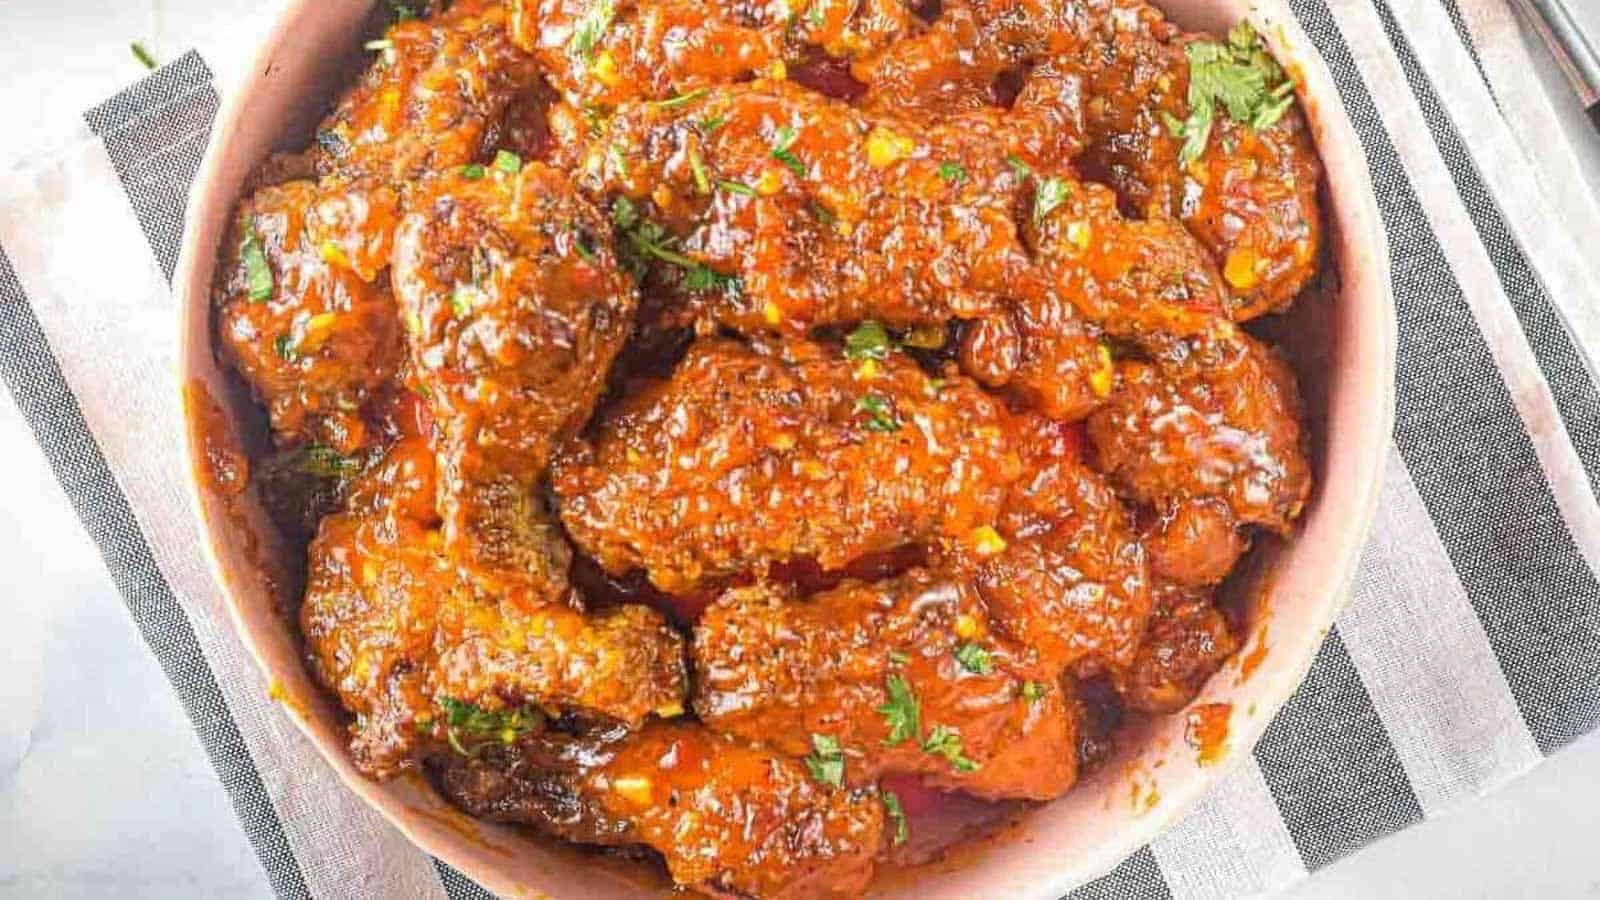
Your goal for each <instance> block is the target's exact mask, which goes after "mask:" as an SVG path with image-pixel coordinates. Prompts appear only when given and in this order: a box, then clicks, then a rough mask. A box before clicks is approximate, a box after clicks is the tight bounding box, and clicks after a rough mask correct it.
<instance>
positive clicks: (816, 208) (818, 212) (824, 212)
mask: <svg viewBox="0 0 1600 900" xmlns="http://www.w3.org/2000/svg"><path fill="white" fill-rule="evenodd" d="M811 214H812V215H813V216H816V217H817V221H818V222H821V223H822V224H824V225H832V224H833V223H835V222H837V221H839V217H838V216H836V215H834V214H833V211H832V210H830V209H828V208H827V207H826V206H823V205H822V204H821V203H818V202H817V201H815V200H813V201H811Z"/></svg>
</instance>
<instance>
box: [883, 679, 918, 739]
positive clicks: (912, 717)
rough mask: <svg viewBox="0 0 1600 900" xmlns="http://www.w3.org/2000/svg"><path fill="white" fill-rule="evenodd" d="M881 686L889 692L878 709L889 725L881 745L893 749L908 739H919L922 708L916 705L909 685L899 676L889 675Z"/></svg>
mask: <svg viewBox="0 0 1600 900" xmlns="http://www.w3.org/2000/svg"><path fill="white" fill-rule="evenodd" d="M883 684H884V687H885V688H886V689H887V690H888V692H889V700H888V702H887V703H885V704H884V705H882V706H880V707H878V712H880V713H882V714H883V718H884V721H885V722H887V723H888V724H889V736H888V737H886V738H884V739H883V745H884V746H885V747H893V746H895V745H896V744H902V743H905V741H906V740H908V739H910V738H917V739H921V736H922V707H921V706H919V705H918V703H917V698H916V695H915V694H912V693H911V685H909V684H907V683H906V680H905V679H904V678H903V677H901V676H899V675H890V676H889V677H888V678H885V679H884V681H883Z"/></svg>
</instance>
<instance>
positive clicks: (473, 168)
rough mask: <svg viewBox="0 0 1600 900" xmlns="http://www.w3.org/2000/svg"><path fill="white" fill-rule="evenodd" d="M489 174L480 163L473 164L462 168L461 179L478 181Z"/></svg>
mask: <svg viewBox="0 0 1600 900" xmlns="http://www.w3.org/2000/svg"><path fill="white" fill-rule="evenodd" d="M487 174H489V170H488V169H485V168H484V167H483V166H481V165H479V164H478V163H471V164H469V165H465V166H462V167H461V177H462V178H465V179H467V180H468V181H477V180H478V179H480V178H482V177H483V176H485V175H487Z"/></svg>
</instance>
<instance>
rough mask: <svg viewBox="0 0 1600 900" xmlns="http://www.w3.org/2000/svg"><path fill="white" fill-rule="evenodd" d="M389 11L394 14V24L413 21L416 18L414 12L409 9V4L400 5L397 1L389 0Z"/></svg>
mask: <svg viewBox="0 0 1600 900" xmlns="http://www.w3.org/2000/svg"><path fill="white" fill-rule="evenodd" d="M389 11H390V12H392V13H394V20H395V21H396V22H404V21H405V20H407V19H415V18H416V17H417V14H416V12H415V11H414V10H412V9H411V4H409V3H401V2H399V0H389Z"/></svg>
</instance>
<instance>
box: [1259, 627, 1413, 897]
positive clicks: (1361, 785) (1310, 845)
mask: <svg viewBox="0 0 1600 900" xmlns="http://www.w3.org/2000/svg"><path fill="white" fill-rule="evenodd" d="M1255 756H1256V762H1257V763H1258V764H1259V765H1260V766H1261V774H1262V776H1263V777H1264V778H1265V779H1266V781H1267V786H1268V788H1270V789H1271V791H1272V799H1273V801H1274V802H1275V803H1277V805H1278V811H1279V812H1280V813H1282V815H1283V821H1284V825H1286V826H1287V827H1288V829H1289V835H1290V837H1292V838H1294V843H1295V847H1296V848H1297V849H1298V850H1299V851H1300V858H1301V859H1302V860H1304V861H1305V864H1306V868H1308V869H1312V870H1315V869H1319V868H1321V867H1322V866H1325V865H1327V864H1328V863H1331V862H1333V861H1334V860H1336V859H1338V858H1339V857H1341V856H1344V855H1345V854H1347V853H1349V852H1351V851H1352V850H1355V849H1357V848H1359V847H1361V846H1362V845H1364V844H1367V843H1369V842H1371V841H1373V840H1376V839H1377V838H1380V837H1382V836H1383V835H1386V834H1389V833H1390V832H1393V831H1398V830H1399V829H1401V828H1404V827H1406V826H1407V825H1411V824H1413V823H1415V822H1420V821H1422V806H1421V804H1419V803H1418V802H1417V798H1416V795H1415V794H1413V793H1412V791H1411V782H1410V781H1409V780H1408V779H1407V778H1406V773H1405V769H1404V768H1403V767H1402V766H1401V765H1400V757H1399V755H1398V754H1396V753H1395V750H1394V745H1393V744H1392V743H1391V742H1390V741H1389V735H1388V732H1387V731H1385V730H1384V727H1383V721H1382V720H1381V719H1380V718H1379V717H1378V711H1377V710H1376V709H1375V708H1374V707H1373V705H1372V698H1371V697H1370V696H1368V695H1367V689H1366V686H1365V685H1363V684H1362V683H1361V675H1360V673H1358V672H1357V671H1356V667H1355V663H1354V662H1352V661H1351V659H1350V653H1349V652H1348V651H1347V650H1346V649H1345V646H1344V641H1343V640H1341V639H1340V638H1339V632H1338V631H1337V630H1335V631H1332V632H1330V633H1329V634H1328V639H1327V640H1326V641H1323V643H1322V648H1321V649H1320V650H1319V651H1317V659H1316V662H1315V663H1313V664H1312V666H1311V671H1310V672H1309V673H1308V674H1307V675H1306V680H1305V681H1303V682H1301V684H1300V687H1299V688H1297V689H1296V690H1295V692H1294V695H1293V696H1292V697H1290V698H1289V702H1288V703H1286V704H1284V707H1283V709H1282V710H1281V711H1280V712H1279V713H1278V715H1277V716H1276V717H1274V718H1273V720H1272V723H1271V724H1270V725H1268V726H1267V730H1266V732H1265V733H1264V734H1262V736H1261V740H1260V741H1259V742H1258V743H1257V744H1256V748H1255Z"/></svg>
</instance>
